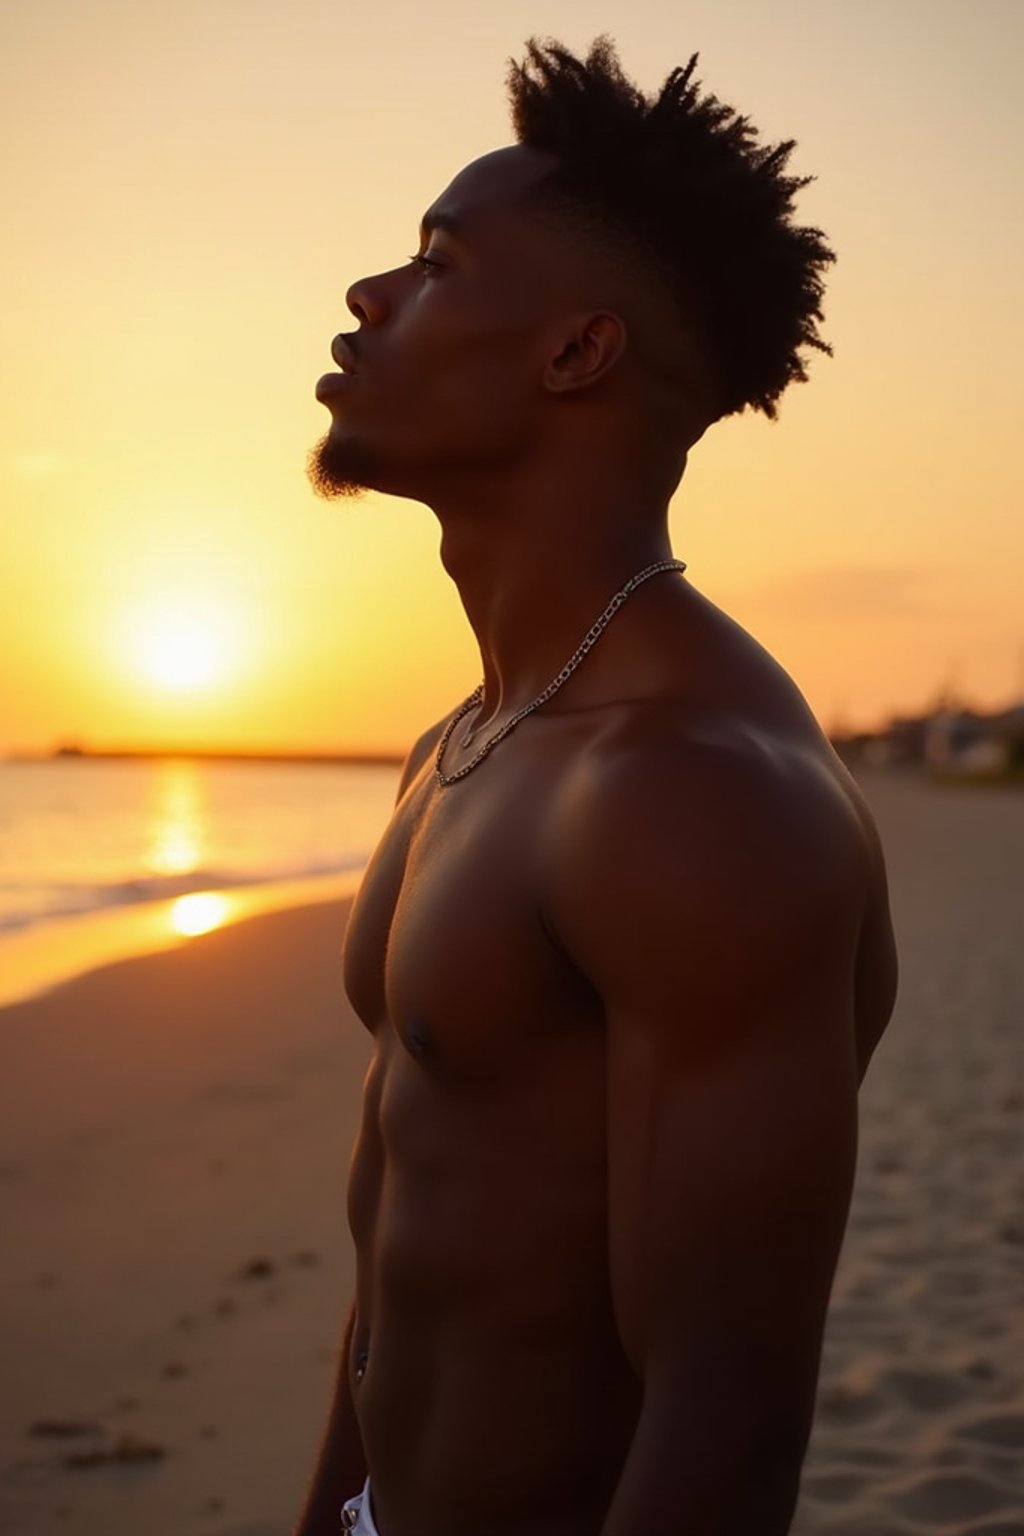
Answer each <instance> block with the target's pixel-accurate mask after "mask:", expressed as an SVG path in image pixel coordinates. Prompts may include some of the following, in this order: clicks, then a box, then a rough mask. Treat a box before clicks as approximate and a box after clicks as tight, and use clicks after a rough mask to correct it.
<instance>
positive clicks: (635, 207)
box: [508, 37, 835, 417]
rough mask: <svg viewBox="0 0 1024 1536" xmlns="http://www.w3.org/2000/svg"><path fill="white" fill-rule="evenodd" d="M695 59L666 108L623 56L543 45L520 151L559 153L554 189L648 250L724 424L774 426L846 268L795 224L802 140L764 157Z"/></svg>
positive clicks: (527, 86)
mask: <svg viewBox="0 0 1024 1536" xmlns="http://www.w3.org/2000/svg"><path fill="white" fill-rule="evenodd" d="M696 65H697V55H696V54H694V55H693V57H692V58H691V59H690V62H689V63H688V64H687V65H686V67H685V69H682V68H680V69H673V70H672V72H671V74H670V75H669V76H668V78H667V80H666V81H665V84H664V85H663V86H662V88H661V91H660V92H659V94H658V95H657V96H656V97H647V96H644V94H643V93H642V92H641V91H639V90H638V89H637V87H636V86H635V85H633V84H632V82H631V81H630V80H628V79H627V78H626V76H625V75H624V74H623V73H622V69H621V67H620V65H619V61H618V57H617V55H616V52H615V47H614V44H613V43H612V42H611V40H610V39H609V38H607V37H600V38H598V39H597V40H596V41H595V42H594V43H593V44H592V45H591V48H590V51H589V53H588V55H587V57H586V59H578V58H576V57H575V55H573V54H572V53H570V52H569V51H568V49H566V48H564V47H562V45H561V44H560V43H557V42H553V41H551V40H543V41H538V40H537V39H535V38H534V39H531V40H530V41H529V42H528V43H527V44H526V55H525V58H524V59H523V61H522V63H517V62H516V61H515V60H511V61H510V67H509V75H508V86H509V96H510V99H511V106H512V120H513V124H514V128H515V133H516V137H517V139H518V141H519V142H520V143H521V144H524V145H527V146H529V147H530V148H532V149H537V150H542V151H544V152H546V153H548V154H550V155H553V156H554V157H555V158H556V159H557V161H558V169H557V170H556V171H554V172H553V173H552V175H551V176H550V177H549V178H547V180H546V182H545V184H544V190H545V191H548V192H550V193H553V194H554V196H555V199H556V200H557V201H558V202H559V203H560V204H561V205H562V206H563V208H565V207H568V209H569V210H570V211H572V210H576V211H577V212H578V213H579V214H580V215H582V216H585V217H586V219H587V221H588V223H591V224H593V223H594V222H596V223H597V224H598V225H599V226H603V227H604V228H605V229H607V231H608V233H609V235H610V236H615V237H617V238H618V240H619V242H620V243H621V241H622V239H623V238H625V239H626V241H627V242H628V243H629V244H630V246H631V248H632V249H634V250H638V251H641V252H643V253H644V254H645V255H647V257H648V258H649V259H650V260H651V261H652V263H653V264H654V265H656V266H657V267H658V268H659V269H660V271H661V273H662V274H663V276H664V277H665V278H667V280H668V284H669V288H670V290H671V291H672V292H673V293H674V296H675V298H676V299H677V301H678V303H679V305H680V308H681V311H682V312H683V314H684V315H686V316H687V318H688V319H689V320H690V322H691V323H692V324H693V325H694V327H695V331H696V334H697V337H698V338H699V340H701V341H702V342H703V349H704V352H705V354H706V357H707V361H708V363H709V365H710V367H711V370H712V372H713V374H714V376H715V383H716V393H717V414H718V415H721V416H728V415H731V414H733V413H734V412H736V411H742V410H743V409H744V408H745V407H746V406H748V405H749V406H752V407H753V408H754V409H755V410H759V411H763V412H764V413H765V415H767V416H770V417H774V416H775V413H776V404H777V401H778V398H779V396H780V395H781V394H782V391H783V390H784V389H785V387H786V385H787V384H789V383H791V382H792V381H793V380H794V379H799V380H804V379H806V377H807V372H806V367H805V363H804V359H803V357H802V356H801V349H803V348H807V347H811V348H814V349H815V350H817V351H819V352H831V348H830V347H829V346H828V344H827V343H826V342H824V341H822V339H821V337H820V336H819V335H818V326H817V322H818V321H819V320H820V319H821V318H822V312H821V299H822V294H823V291H824V281H823V273H824V270H825V268H826V267H827V266H828V265H829V263H830V262H832V261H834V260H835V257H834V255H833V253H832V251H831V250H830V249H829V247H828V245H827V244H826V243H825V237H824V236H823V235H822V233H821V231H820V230H818V229H811V228H806V227H801V226H800V225H797V224H794V223H793V221H792V214H793V197H794V194H795V193H797V192H798V191H799V190H800V188H801V187H804V186H806V185H807V183H808V182H809V181H810V180H811V179H812V178H811V177H808V176H804V177H794V176H787V175H786V174H785V169H786V164H787V161H788V160H789V156H790V153H791V152H792V150H793V147H794V145H793V141H792V140H788V141H787V142H785V143H782V144H775V145H762V144H760V143H759V142H758V139H757V134H756V131H755V129H754V128H753V127H752V125H751V124H750V122H749V121H748V120H747V119H746V118H745V117H740V116H739V115H738V114H737V113H736V112H735V111H734V110H733V108H732V107H729V106H725V105H724V104H723V103H722V102H720V101H718V100H716V98H715V97H714V96H710V95H702V94H701V86H700V82H699V81H696V80H694V78H693V75H694V70H695V68H696Z"/></svg>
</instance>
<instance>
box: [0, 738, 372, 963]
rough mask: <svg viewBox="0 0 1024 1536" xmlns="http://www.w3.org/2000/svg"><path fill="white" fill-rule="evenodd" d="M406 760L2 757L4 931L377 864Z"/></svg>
mask: <svg viewBox="0 0 1024 1536" xmlns="http://www.w3.org/2000/svg"><path fill="white" fill-rule="evenodd" d="M399 771H400V770H399V768H398V767H397V766H391V765H385V766H379V767H378V766H374V767H368V766H360V765H349V764H344V765H333V764H331V765H326V764H324V765H320V764H311V765H306V764H291V763H289V764H277V763H227V762H195V761H190V760H184V759H182V760H178V759H173V760H171V759H168V760H161V761H138V760H136V761H98V760H72V761H69V760H62V759H58V760H54V761H50V762H38V763H30V762H11V763H0V935H4V934H8V935H14V934H16V933H18V932H24V931H25V930H26V929H29V928H31V927H33V926H35V925H39V924H47V923H51V922H52V921H54V920H55V919H62V920H66V919H69V918H75V917H85V916H86V915H88V914H95V913H100V912H103V911H106V910H112V909H116V908H123V907H130V906H133V905H136V904H140V903H145V902H153V901H158V900H160V899H162V898H166V897H177V896H181V895H184V894H186V893H189V892H194V891H203V890H210V889H221V890H223V889H230V888H235V887H243V886H255V885H267V884H271V883H275V882H286V881H287V882H293V881H296V880H308V879H310V878H312V877H321V876H322V877H327V876H337V875H339V874H341V873H343V872H345V871H355V870H358V869H361V868H362V867H363V865H364V864H365V863H366V861H367V859H368V857H369V855H370V853H371V852H372V850H373V848H374V845H375V844H376V841H377V839H378V837H379V836H380V833H381V831H382V830H383V828H384V826H385V824H386V822H387V819H388V816H389V815H390V811H391V807H392V805H393V803H394V798H395V790H396V788H397V785H398V777H399Z"/></svg>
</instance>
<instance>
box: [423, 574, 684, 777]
mask: <svg viewBox="0 0 1024 1536" xmlns="http://www.w3.org/2000/svg"><path fill="white" fill-rule="evenodd" d="M685 570H686V561H685V560H659V561H658V562H657V564H655V565H649V566H648V567H647V569H646V570H644V571H639V572H638V573H637V574H636V575H635V576H631V577H630V579H629V580H628V581H627V582H626V585H625V586H624V587H622V588H621V590H620V591H618V592H616V594H615V596H614V597H613V598H612V600H611V602H610V603H609V604H608V607H607V608H606V609H605V611H604V613H602V615H601V617H600V618H599V619H598V620H597V621H596V622H595V623H593V624H591V626H590V628H589V629H588V630H587V632H586V634H585V635H584V636H583V639H582V640H581V641H580V643H579V645H578V646H577V647H576V649H575V650H574V651H573V653H572V655H571V656H570V657H569V660H568V661H567V662H566V664H565V666H564V667H563V668H562V670H561V672H559V674H558V676H557V677H554V678H552V680H551V682H550V683H548V685H547V687H546V688H545V689H544V692H543V693H538V695H537V697H536V698H535V699H533V700H532V701H531V702H530V703H529V704H524V705H523V707H522V709H519V710H517V711H516V713H515V714H514V715H512V716H510V717H509V719H508V720H506V721H505V724H504V725H503V726H501V727H500V728H499V729H498V730H496V731H495V733H494V735H493V736H490V737H488V739H487V740H486V741H485V742H484V744H483V746H482V747H481V748H480V750H479V752H477V753H476V755H475V757H471V758H470V760H469V762H468V763H464V764H463V766H462V767H461V768H457V769H456V770H455V772H454V773H445V771H444V769H443V768H442V766H441V764H442V763H443V761H444V754H445V750H446V748H447V746H448V743H449V741H450V740H451V736H452V732H453V731H454V729H455V727H456V726H457V725H458V723H459V721H460V720H464V719H465V717H466V716H467V715H468V714H469V712H470V710H471V709H473V708H475V706H476V705H477V704H479V703H480V702H481V701H482V699H483V696H484V685H483V683H480V684H479V686H478V687H476V688H474V689H473V692H472V693H471V694H470V696H469V698H468V699H466V700H465V701H464V702H463V703H462V704H460V705H459V707H458V709H457V710H456V711H455V713H454V715H453V716H452V718H451V719H450V720H449V722H448V724H447V725H446V726H445V728H444V734H443V736H442V737H441V740H440V741H439V742H438V744H437V756H436V757H435V759H434V769H435V772H436V775H437V782H438V784H439V785H440V786H441V788H442V789H447V788H448V786H449V785H450V784H456V783H458V781H459V779H464V778H465V777H466V774H467V773H472V772H473V769H474V768H476V767H477V766H478V764H480V763H482V762H483V760H484V758H485V757H486V756H487V755H488V753H490V752H493V751H494V749H495V747H496V746H497V745H498V742H499V741H504V740H505V737H506V736H508V735H509V734H510V732H512V731H514V730H515V728H516V726H517V725H518V724H519V722H520V721H521V720H525V719H526V717H527V715H532V714H533V712H534V710H535V709H540V707H541V705H542V704H546V703H547V701H548V699H550V698H552V697H553V695H554V694H556V693H557V692H558V690H559V688H561V687H562V685H563V683H567V682H568V681H569V679H570V677H572V674H573V673H574V672H575V671H576V668H577V667H578V666H579V664H580V662H581V661H582V660H583V658H584V656H585V655H586V654H587V652H588V651H589V650H590V649H591V648H592V647H593V646H594V645H596V644H597V642H598V640H600V638H601V636H602V635H603V634H604V632H605V630H606V629H607V628H608V625H609V624H610V623H611V621H612V619H614V617H615V615H616V614H617V613H618V611H619V609H620V608H621V607H622V605H623V603H624V602H625V601H626V599H627V597H629V596H630V594H631V593H632V592H635V591H636V589H637V587H638V586H640V584H641V582H644V581H647V580H648V579H649V578H650V577H651V576H657V575H659V574H660V572H662V571H685ZM472 739H473V733H472V732H469V733H467V735H466V736H465V737H464V738H463V743H462V744H463V746H468V745H469V744H470V742H471V741H472Z"/></svg>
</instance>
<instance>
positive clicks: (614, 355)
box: [544, 310, 627, 395]
mask: <svg viewBox="0 0 1024 1536" xmlns="http://www.w3.org/2000/svg"><path fill="white" fill-rule="evenodd" d="M626 339H627V338H626V322H625V321H624V320H623V319H622V317H621V316H620V315H616V314H613V313H612V312H611V311H610V310H600V311H598V312H597V313H596V314H595V313H589V314H586V315H580V316H579V317H578V318H577V319H576V321H575V323H573V324H572V326H571V329H568V330H566V331H563V333H562V337H561V345H560V347H559V350H558V351H557V352H556V354H555V355H554V356H553V357H552V358H551V359H550V360H549V362H548V365H547V367H546V368H545V370H544V387H545V389H547V390H548V391H549V392H550V393H551V394H553V395H567V394H572V393H573V392H574V391H577V390H581V389H588V388H589V387H590V385H591V384H596V383H597V382H598V380H599V379H603V378H604V377H605V375H606V374H608V373H610V372H611V370H612V369H613V368H614V367H615V364H616V363H617V362H618V361H619V358H620V357H621V356H622V354H623V352H624V351H625V350H626Z"/></svg>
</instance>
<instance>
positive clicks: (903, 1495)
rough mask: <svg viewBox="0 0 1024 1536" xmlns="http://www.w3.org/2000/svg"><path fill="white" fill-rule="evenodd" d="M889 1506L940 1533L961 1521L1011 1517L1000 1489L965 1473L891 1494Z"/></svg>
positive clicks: (922, 1481)
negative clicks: (937, 1529)
mask: <svg viewBox="0 0 1024 1536" xmlns="http://www.w3.org/2000/svg"><path fill="white" fill-rule="evenodd" d="M889 1503H890V1504H891V1505H892V1507H893V1508H894V1509H895V1510H897V1511H898V1512H899V1513H900V1514H902V1515H908V1516H909V1517H910V1518H911V1519H912V1520H919V1521H921V1522H922V1524H925V1525H927V1524H933V1525H937V1526H939V1528H940V1529H941V1528H942V1527H943V1526H948V1525H955V1524H956V1523H957V1522H958V1521H961V1520H978V1519H980V1517H981V1516H982V1515H995V1514H1002V1515H1006V1514H1007V1513H1010V1511H1008V1510H1007V1507H1006V1505H1007V1499H1006V1495H1005V1493H1004V1492H1003V1490H1002V1489H1001V1488H998V1487H997V1486H996V1485H995V1484H994V1483H990V1482H988V1481H987V1480H986V1479H984V1478H980V1477H971V1476H969V1475H967V1474H965V1473H951V1474H949V1475H945V1476H944V1475H941V1474H940V1475H938V1476H934V1477H922V1478H920V1479H919V1480H918V1481H917V1482H916V1483H913V1484H911V1486H910V1487H909V1488H904V1489H903V1490H901V1491H900V1492H898V1493H892V1494H890V1495H889Z"/></svg>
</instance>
